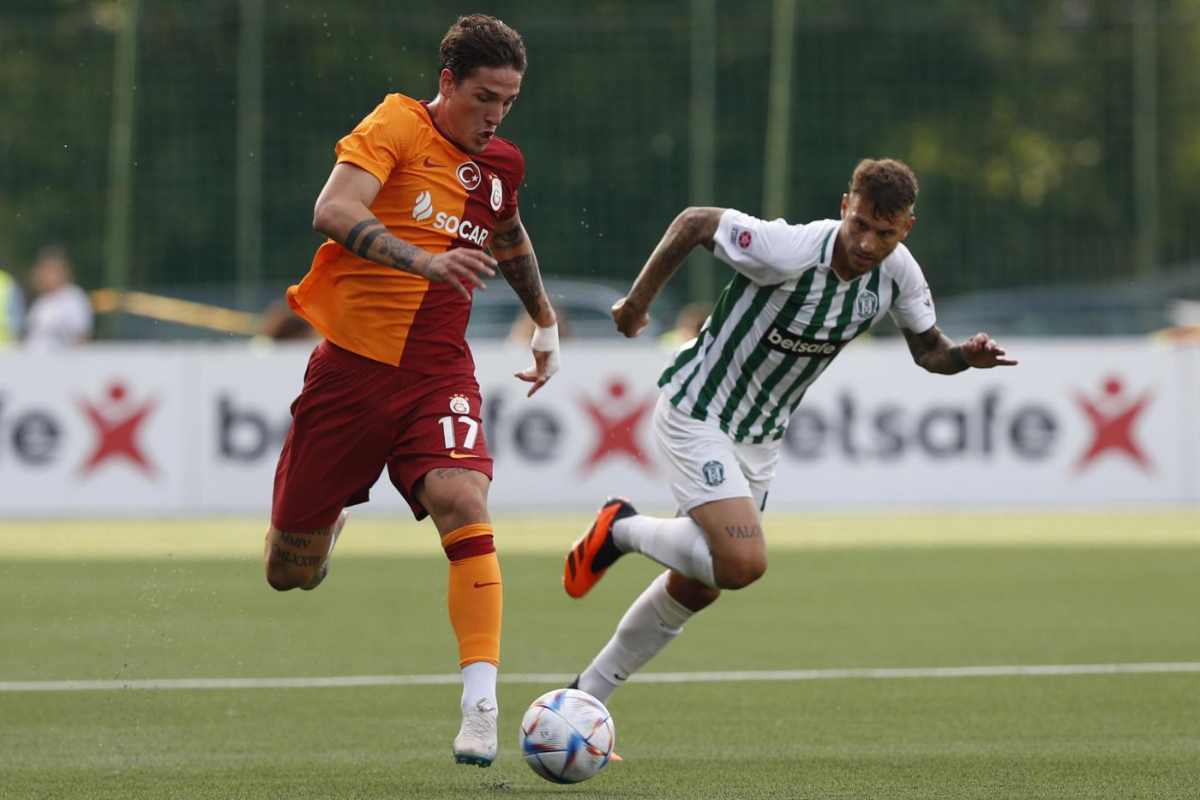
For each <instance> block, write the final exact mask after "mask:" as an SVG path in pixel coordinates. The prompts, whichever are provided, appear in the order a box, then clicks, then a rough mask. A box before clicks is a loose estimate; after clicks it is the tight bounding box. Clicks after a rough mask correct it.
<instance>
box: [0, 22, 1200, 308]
mask: <svg viewBox="0 0 1200 800" xmlns="http://www.w3.org/2000/svg"><path fill="white" fill-rule="evenodd" d="M475 10H480V11H486V12H488V13H492V14H495V15H497V16H499V17H501V18H503V19H504V20H505V21H506V22H508V23H510V24H511V25H513V26H514V27H515V28H517V29H518V30H519V31H521V33H522V34H523V35H524V37H525V39H526V43H527V45H528V48H529V55H530V64H529V71H528V73H527V76H526V80H525V83H524V87H523V92H522V96H521V98H520V100H519V101H518V103H517V105H516V107H515V110H514V111H513V113H512V115H511V116H510V117H509V118H508V119H507V120H506V122H505V123H504V126H503V127H502V129H501V134H502V135H504V136H506V137H507V138H510V139H512V140H514V141H515V142H516V143H517V144H518V145H519V146H520V147H521V148H522V150H523V151H524V152H525V154H526V158H527V162H528V173H527V178H526V180H527V183H526V186H525V187H524V189H523V192H522V216H523V218H524V219H525V221H526V225H527V227H528V228H529V230H530V233H531V235H532V236H533V239H534V242H535V244H536V247H537V250H538V254H539V258H540V260H541V263H542V269H543V272H544V273H546V274H547V275H552V276H569V277H578V278H587V279H598V280H606V281H610V282H620V283H624V282H626V281H627V280H628V279H629V278H630V277H631V276H632V275H634V274H635V273H636V271H637V270H638V269H639V268H640V266H641V264H642V262H643V260H644V259H645V257H646V255H647V254H648V253H649V251H650V249H651V248H652V247H653V245H654V244H655V242H656V241H657V239H658V237H659V235H660V234H661V231H662V229H663V228H664V227H665V226H666V224H667V223H668V222H669V221H670V220H671V218H672V217H673V216H674V214H675V213H676V212H677V211H678V210H680V209H681V208H682V207H683V206H685V205H687V204H689V203H694V204H715V205H722V206H736V207H739V208H741V209H743V210H746V211H748V212H751V213H756V214H760V215H775V214H781V215H783V216H786V217H788V218H789V219H792V220H794V221H807V220H809V219H813V218H819V217H832V216H836V215H837V212H838V202H839V200H840V195H841V192H842V191H843V190H844V188H845V183H846V180H847V178H848V176H849V174H850V172H851V170H852V169H853V167H854V165H855V163H856V162H857V160H858V159H859V158H861V157H864V156H885V155H886V156H895V157H898V158H902V159H905V160H907V161H908V162H909V163H910V164H912V166H913V167H914V168H915V169H916V171H917V173H918V175H919V176H920V177H921V181H922V191H921V197H920V200H919V203H918V216H919V218H920V221H919V223H918V225H917V227H916V228H915V229H914V231H913V235H912V236H911V237H910V240H909V244H910V246H911V247H912V249H913V250H914V252H915V254H916V255H917V257H918V260H920V261H921V263H922V264H923V265H924V267H925V270H926V273H927V276H928V278H929V280H930V283H931V285H932V286H933V287H934V289H935V291H936V292H937V294H938V296H939V297H941V298H946V297H950V296H953V295H956V294H965V293H971V292H979V291H982V290H1002V289H1009V288H1013V287H1030V286H1033V287H1045V288H1048V289H1051V288H1054V287H1079V286H1095V287H1108V288H1110V289H1113V288H1115V289H1118V290H1120V289H1121V288H1122V287H1135V286H1142V285H1145V284H1146V283H1147V282H1152V281H1155V280H1157V279H1160V278H1161V277H1162V276H1176V275H1179V274H1181V271H1182V272H1183V273H1187V274H1194V271H1195V269H1196V267H1195V264H1196V263H1197V260H1198V259H1200V240H1198V239H1197V238H1196V237H1194V236H1191V235H1190V234H1189V230H1190V222H1191V220H1193V219H1195V218H1197V217H1200V0H1134V1H1133V2H1129V1H1125V2H1121V1H1118V0H980V2H972V3H961V2H957V1H956V0H922V1H921V2H917V3H907V4H898V3H888V2H882V1H881V0H849V1H848V2H839V3H832V2H826V1H825V0H774V2H772V1H771V0H743V2H736V3H735V2H728V0H671V1H668V0H658V1H654V2H649V1H647V0H641V2H635V1H634V0H593V1H592V2H564V0H555V1H554V2H551V1H550V0H509V1H507V2H504V1H500V0H498V1H497V2H490V3H486V4H483V5H482V6H480V7H478V8H476V7H471V8H467V7H464V8H462V9H461V11H462V12H464V13H465V12H468V11H475ZM781 10H783V11H785V12H789V13H790V14H791V17H789V16H788V14H786V13H783V14H781ZM455 16H456V14H455V13H454V12H450V11H446V10H444V9H443V7H442V6H441V4H435V3H417V2H407V1H397V0H388V1H387V2H385V1H384V0H355V1H354V2H349V3H345V4H342V5H341V6H340V7H338V8H337V9H336V10H335V9H334V8H333V7H332V6H330V4H328V3H318V2H315V1H314V0H291V2H269V1H264V0H189V2H173V1H171V0H75V1H72V0H32V1H30V0H6V2H5V3H4V4H3V5H2V6H0V52H2V53H3V58H2V59H0V97H2V98H3V102H0V264H3V265H6V268H7V269H8V270H9V271H10V272H13V273H14V274H15V275H17V276H18V277H23V275H24V271H25V270H26V269H27V267H28V264H29V262H30V259H31V258H32V255H33V253H34V252H35V251H36V250H37V249H38V248H39V247H41V246H42V245H44V244H47V243H51V242H58V243H62V244H64V245H66V246H67V247H68V248H69V250H70V251H71V253H72V254H73V257H74V260H75V262H76V266H77V271H78V277H79V281H80V283H81V284H83V285H84V286H85V287H86V288H89V289H94V288H99V287H102V286H106V285H113V284H114V283H115V284H119V285H120V286H121V287H122V288H141V289H146V290H150V291H159V292H164V293H168V294H174V295H176V296H181V297H195V298H199V299H207V300H210V301H214V302H219V303H222V304H227V305H239V306H242V307H246V308H256V307H258V306H260V305H261V304H262V302H263V298H264V297H272V296H277V293H278V292H279V291H281V290H282V287H284V286H286V285H287V284H288V283H290V282H293V281H295V280H297V279H298V278H299V277H300V276H301V275H303V274H304V272H305V271H306V269H307V267H308V263H309V260H310V258H311V256H312V252H313V250H314V249H315V247H316V246H317V245H318V244H319V236H318V235H317V234H315V233H314V232H312V230H311V227H310V221H311V210H312V205H313V201H314V199H315V198H316V195H317V193H318V191H319V190H320V188H321V186H322V185H323V183H324V181H325V178H326V177H327V175H328V173H329V170H330V168H331V167H332V164H333V145H334V143H335V142H336V140H337V139H338V138H339V137H340V136H342V135H343V134H344V133H345V132H346V131H348V130H349V129H350V128H351V127H352V126H353V125H354V124H355V123H356V122H357V121H358V120H359V119H360V118H361V117H362V116H364V115H365V114H366V113H367V112H369V111H370V110H371V109H372V108H373V107H374V106H375V104H376V103H378V102H379V100H380V99H381V98H382V97H383V95H384V94H386V93H388V92H403V93H406V94H409V95H412V96H415V97H419V98H430V97H431V96H432V94H433V92H434V91H435V88H436V76H437V67H438V56H437V47H438V43H439V41H440V38H441V36H442V34H443V33H444V32H445V29H446V28H447V27H448V26H449V25H450V24H451V22H453V19H454V17H455ZM789 19H791V23H790V30H788V29H786V27H785V29H784V30H783V34H784V35H780V32H781V31H780V27H779V26H780V24H781V20H782V21H783V22H784V23H786V22H787V21H788V20H789ZM780 42H784V43H786V52H787V54H788V55H790V60H789V61H788V62H781V60H780V58H779V57H780V53H781V52H783V51H782V50H781V45H780ZM789 62H790V63H789ZM781 63H782V64H783V66H782V67H781V66H780V65H781ZM709 86H711V89H707V88H705V87H709ZM772 86H775V87H781V88H782V89H783V90H785V91H784V94H783V95H782V96H784V97H786V99H787V104H786V108H785V109H784V111H783V113H782V116H781V115H780V113H779V108H778V107H774V108H773V107H772V105H771V97H772V95H771V87H772ZM698 88H699V92H698V91H697V89H698ZM698 94H699V95H700V96H699V98H698ZM771 125H774V126H776V127H775V132H776V135H782V136H784V137H785V138H784V139H783V140H782V141H783V143H784V145H785V147H784V148H783V150H782V151H781V150H779V149H778V148H776V149H774V150H772V148H771V147H770V146H769V144H768V142H769V139H770V135H771V134H770V133H769V130H768V129H769V126H771ZM709 135H711V137H712V138H711V141H709V140H708V139H707V137H708V136H709ZM772 182H774V183H772ZM768 185H774V186H776V192H777V194H776V195H774V196H772V195H770V194H769V193H768V191H767V189H766V187H767V186H768ZM780 192H781V193H780ZM772 206H778V207H772ZM696 269H697V270H699V271H700V272H703V271H705V270H711V271H712V272H713V273H714V274H715V273H716V272H717V271H718V269H719V268H718V267H716V266H715V265H712V264H711V263H710V262H705V264H702V265H700V266H698V267H696ZM1189 270H1190V271H1191V272H1188V271H1189ZM672 288H673V290H674V291H675V292H676V293H686V292H688V291H690V292H691V293H693V294H708V293H710V292H711V291H712V284H711V282H708V283H706V282H705V281H699V282H697V281H695V280H692V281H691V282H689V281H688V280H687V279H680V280H677V281H676V282H675V284H674V285H673V287H672Z"/></svg>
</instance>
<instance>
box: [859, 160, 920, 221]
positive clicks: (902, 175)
mask: <svg viewBox="0 0 1200 800" xmlns="http://www.w3.org/2000/svg"><path fill="white" fill-rule="evenodd" d="M918 189H919V187H918V185H917V176H916V175H915V174H914V173H913V171H912V168H911V167H909V166H908V164H905V163H904V162H903V161H897V160H896V159H893V158H881V159H873V158H864V159H863V160H862V161H860V162H858V166H856V167H855V168H854V174H853V175H851V176H850V194H857V195H858V196H860V197H862V198H864V199H866V200H868V201H869V202H870V203H871V206H872V207H873V208H874V209H875V214H876V215H877V216H880V217H885V218H888V219H890V218H892V217H894V216H896V215H897V214H900V213H903V212H911V211H912V210H913V206H914V205H916V202H917V191H918Z"/></svg>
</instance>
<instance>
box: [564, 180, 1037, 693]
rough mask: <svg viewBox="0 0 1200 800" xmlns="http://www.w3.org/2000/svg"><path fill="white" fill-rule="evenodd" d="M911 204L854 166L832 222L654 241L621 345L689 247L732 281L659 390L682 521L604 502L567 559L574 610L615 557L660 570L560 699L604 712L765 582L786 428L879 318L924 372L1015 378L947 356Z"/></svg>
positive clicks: (697, 232)
mask: <svg viewBox="0 0 1200 800" xmlns="http://www.w3.org/2000/svg"><path fill="white" fill-rule="evenodd" d="M916 199H917V178H916V176H915V175H914V174H913V172H912V170H911V169H910V168H909V167H908V166H907V165H906V164H904V163H902V162H900V161H895V160H892V159H883V160H870V159H867V160H863V161H861V162H860V163H859V164H858V166H857V167H856V168H855V170H854V174H853V176H852V177H851V179H850V185H849V188H848V191H847V192H846V193H845V194H844V195H842V209H841V219H840V220H817V221H815V222H811V223H808V224H807V225H791V224H788V223H787V222H785V221H784V220H782V219H777V220H773V221H769V222H768V221H764V220H760V219H756V218H754V217H752V216H749V215H747V214H743V213H741V212H739V211H735V210H733V209H721V208H688V209H686V210H685V211H683V212H682V213H680V214H679V216H678V217H676V218H675V220H674V222H672V223H671V225H670V227H668V228H667V231H666V233H665V234H664V235H663V238H662V240H661V241H660V242H659V243H658V246H657V247H655V249H654V252H653V253H651V254H650V257H649V259H648V260H647V261H646V264H645V266H643V267H642V271H641V273H640V274H639V275H638V277H637V279H636V280H635V281H634V283H633V286H632V288H631V289H630V290H629V293H628V294H627V295H626V296H625V297H624V298H622V299H621V300H618V301H617V303H616V304H615V305H614V306H613V309H612V313H613V319H614V320H615V321H616V324H617V329H618V330H619V331H620V332H621V333H622V334H624V335H625V336H628V337H633V336H637V335H638V334H639V333H641V331H642V329H643V328H645V327H646V325H647V323H648V322H649V309H650V306H651V304H652V303H653V302H654V299H655V298H656V297H657V296H658V294H659V292H660V291H661V290H662V287H663V286H664V285H665V284H666V282H667V280H668V279H669V278H670V277H671V275H672V274H673V273H674V272H675V270H676V269H677V268H678V266H679V265H680V264H681V263H682V262H683V260H684V258H685V257H686V256H687V255H688V253H690V252H691V250H692V249H693V248H694V247H696V246H697V245H702V246H704V247H706V248H708V249H709V250H711V251H712V252H713V253H714V254H715V255H716V256H717V257H718V258H720V259H721V260H722V261H725V262H727V263H728V264H729V265H730V266H731V267H733V269H734V270H735V274H734V276H733V279H732V280H731V281H730V282H729V284H728V285H727V286H726V287H725V289H724V291H722V293H721V296H720V297H719V298H718V300H717V302H716V305H715V307H714V309H713V312H712V315H711V316H710V317H709V318H708V319H707V320H706V321H705V323H704V325H703V326H702V328H701V330H700V333H699V335H698V336H697V337H696V338H695V339H694V340H692V341H690V342H687V343H685V344H684V345H683V346H682V347H680V348H679V350H678V351H677V352H676V353H675V356H674V358H673V359H672V360H671V363H670V364H669V365H668V366H667V368H666V369H665V370H664V371H663V373H662V375H661V377H660V378H659V381H658V385H659V387H660V388H661V390H662V391H661V395H660V397H659V401H658V404H657V407H656V408H655V411H654V431H655V436H656V438H657V440H658V443H659V446H660V448H661V449H662V451H663V454H664V456H665V459H666V462H667V464H668V466H669V469H670V484H671V491H672V494H673V495H674V496H675V500H676V502H677V503H678V507H679V516H677V517H674V518H672V519H660V518H656V517H650V516H646V515H643V514H638V513H637V511H636V510H635V509H634V507H633V506H632V505H631V504H630V502H629V501H628V500H626V499H624V498H611V499H609V500H608V501H606V502H605V503H604V505H603V506H602V507H601V508H600V512H599V514H598V515H597V517H596V521H595V523H594V524H593V525H592V527H591V528H590V529H589V530H588V532H587V533H586V534H584V535H583V536H582V537H581V538H580V539H579V541H577V542H576V543H575V545H574V546H573V547H572V548H571V550H570V551H569V552H568V553H567V557H566V563H565V565H564V569H563V586H564V587H565V588H566V590H567V593H568V594H569V595H571V596H572V597H582V596H583V595H585V594H586V593H587V592H588V591H590V590H591V588H592V586H594V585H595V584H596V582H597V581H598V580H599V579H600V578H601V576H603V575H604V573H605V571H606V570H607V569H608V568H609V567H610V566H612V564H613V563H614V562H615V561H616V560H617V559H618V558H620V557H621V556H622V555H624V554H626V553H634V552H636V553H641V554H643V555H645V556H648V557H649V558H652V559H654V560H655V561H657V562H658V563H660V564H662V565H663V566H665V567H667V570H666V571H665V572H664V573H662V574H661V575H659V576H658V577H657V578H656V579H655V580H654V581H652V582H651V584H650V586H649V587H648V588H647V589H646V590H645V591H644V592H642V594H641V595H640V596H639V597H638V598H637V599H636V600H635V601H634V602H633V605H632V606H630V608H629V610H628V611H627V612H626V613H625V615H624V617H623V618H622V619H621V621H620V623H619V624H618V626H617V630H616V633H615V634H614V635H613V637H612V638H611V639H610V640H609V641H608V643H607V644H606V645H605V646H604V648H603V649H602V650H601V651H600V653H599V654H598V655H597V656H596V657H595V659H593V661H592V663H591V664H590V665H589V666H588V667H587V669H585V670H584V671H583V672H582V673H580V675H579V677H578V678H576V680H575V682H574V683H573V684H572V685H573V686H576V687H577V688H580V689H583V690H584V691H586V692H589V693H590V694H593V695H595V696H596V697H597V698H599V699H600V700H602V701H607V700H608V698H609V696H610V695H611V694H612V693H613V691H614V690H615V689H616V688H617V687H618V686H620V685H621V684H623V683H624V682H625V681H626V680H627V679H628V678H629V676H630V675H632V674H633V673H634V672H636V671H638V670H639V669H641V668H642V667H643V666H644V665H645V664H646V662H648V661H649V660H650V659H651V658H653V657H654V655H655V654H657V653H658V652H660V651H661V650H662V649H663V648H664V647H666V646H667V644H669V643H670V642H671V640H672V639H674V638H675V636H677V635H678V634H679V632H680V630H681V629H682V628H683V625H684V623H685V622H686V621H687V620H688V619H689V618H690V617H691V616H692V615H693V614H695V613H696V612H697V611H700V610H701V609H703V608H705V607H707V606H709V605H711V604H712V603H713V602H714V601H715V600H716V599H717V598H718V597H719V596H720V594H721V590H722V589H741V588H743V587H745V586H748V585H750V584H751V583H753V582H754V581H756V580H758V579H759V578H760V577H762V575H763V573H764V572H765V571H766V568H767V552H766V542H765V539H764V537H763V527H762V521H761V516H760V515H761V512H762V510H763V509H764V508H765V505H766V497H767V490H768V488H769V487H770V483H771V479H772V478H773V477H774V475H775V465H776V462H777V461H778V458H779V449H780V442H781V439H782V438H783V435H784V432H785V429H786V428H787V424H788V420H789V419H790V418H791V416H792V413H793V412H794V411H795V410H796V407H797V406H798V405H799V404H800V401H801V400H802V399H803V398H804V394H805V392H806V391H808V388H809V387H810V386H811V385H812V384H813V382H814V381H815V380H816V379H817V378H818V377H819V376H820V375H821V373H822V372H823V371H824V370H825V368H826V367H828V366H829V364H830V362H832V361H833V359H834V358H835V357H836V356H837V354H838V353H840V352H841V350H842V348H844V347H845V346H846V344H847V343H849V342H850V341H851V340H852V339H854V338H855V337H856V336H858V335H860V334H862V333H864V332H865V331H867V330H868V329H869V328H870V327H871V325H873V324H874V323H875V322H876V321H878V320H879V319H880V318H881V317H882V316H883V314H884V313H885V312H887V313H890V314H891V315H892V318H893V319H894V320H895V321H896V323H897V325H898V326H899V327H900V328H901V330H902V331H903V333H904V338H905V340H906V341H907V342H908V347H909V350H910V351H911V353H912V357H913V360H914V361H916V363H917V364H918V365H919V366H921V367H923V368H924V369H926V370H928V371H929V372H937V373H942V374H945V375H952V374H954V373H958V372H962V371H963V370H965V369H968V368H971V367H975V368H977V369H987V368H990V367H997V366H1011V365H1014V364H1016V363H1017V362H1016V361H1015V360H1013V359H1011V358H1009V357H1008V355H1007V354H1006V353H1005V351H1004V349H1003V348H1001V347H1000V346H999V345H998V344H997V343H996V342H995V341H994V340H993V339H992V338H991V337H990V336H989V335H988V334H986V333H978V334H976V335H974V336H972V337H970V338H969V339H967V340H966V341H964V342H962V343H961V344H955V343H954V342H953V341H951V340H950V339H949V338H947V337H946V336H945V335H944V334H943V333H942V332H941V331H940V330H939V329H938V327H937V325H936V315H935V314H934V308H933V300H932V298H931V296H930V294H929V287H928V286H927V285H926V283H925V278H924V276H923V274H922V273H921V267H920V266H919V265H918V264H917V261H916V259H914V258H913V256H912V254H911V253H909V251H908V248H906V247H905V246H904V244H903V242H904V240H905V239H906V238H907V237H908V234H909V231H911V230H912V226H913V223H914V222H915V221H916V216H915V215H914V212H915V207H916Z"/></svg>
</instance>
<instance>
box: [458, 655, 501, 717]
mask: <svg viewBox="0 0 1200 800" xmlns="http://www.w3.org/2000/svg"><path fill="white" fill-rule="evenodd" d="M498 672H499V670H497V669H496V665H495V664H492V663H490V662H488V661H472V662H471V663H470V664H467V665H466V666H465V667H463V668H462V679H463V693H462V709H463V711H466V710H467V709H470V708H475V705H476V703H478V702H479V701H480V700H483V701H484V705H485V706H487V707H488V708H496V707H497V704H496V674H497V673H498Z"/></svg>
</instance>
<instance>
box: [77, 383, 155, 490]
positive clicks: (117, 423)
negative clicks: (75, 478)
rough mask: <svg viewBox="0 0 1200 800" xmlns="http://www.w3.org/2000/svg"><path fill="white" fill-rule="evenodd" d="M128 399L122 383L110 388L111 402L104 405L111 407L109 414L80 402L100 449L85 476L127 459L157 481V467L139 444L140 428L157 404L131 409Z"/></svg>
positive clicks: (87, 464)
mask: <svg viewBox="0 0 1200 800" xmlns="http://www.w3.org/2000/svg"><path fill="white" fill-rule="evenodd" d="M125 395H126V392H125V385H124V384H122V383H119V382H117V383H114V384H113V385H112V386H110V387H108V397H107V402H106V403H104V405H106V406H107V407H108V409H107V413H106V412H105V411H104V410H102V409H101V408H99V407H98V406H93V405H92V404H91V403H89V402H88V401H86V400H80V401H79V407H80V409H81V410H82V411H83V414H84V416H85V417H87V418H88V421H90V422H91V423H92V426H93V427H94V428H95V429H96V447H95V449H93V450H92V454H91V455H90V456H88V458H87V460H86V461H84V462H83V466H82V467H80V471H81V472H82V473H83V474H85V475H87V474H90V473H91V472H93V471H94V470H95V469H96V468H97V467H98V466H100V464H102V463H103V462H105V461H107V460H109V459H110V458H124V459H125V460H127V461H129V462H131V463H132V464H133V465H134V466H136V467H137V468H138V469H140V470H141V471H142V472H144V473H146V475H147V476H149V477H154V473H155V469H154V465H153V464H151V463H150V461H149V459H147V458H146V455H145V454H144V453H143V452H142V450H141V448H140V447H139V446H138V443H137V433H138V428H139V427H141V425H142V423H143V422H145V421H146V417H148V416H149V415H150V412H152V411H153V410H154V402H153V401H150V402H148V403H146V404H145V405H143V406H141V407H140V408H131V407H129V406H128V404H127V403H126V402H125Z"/></svg>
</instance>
